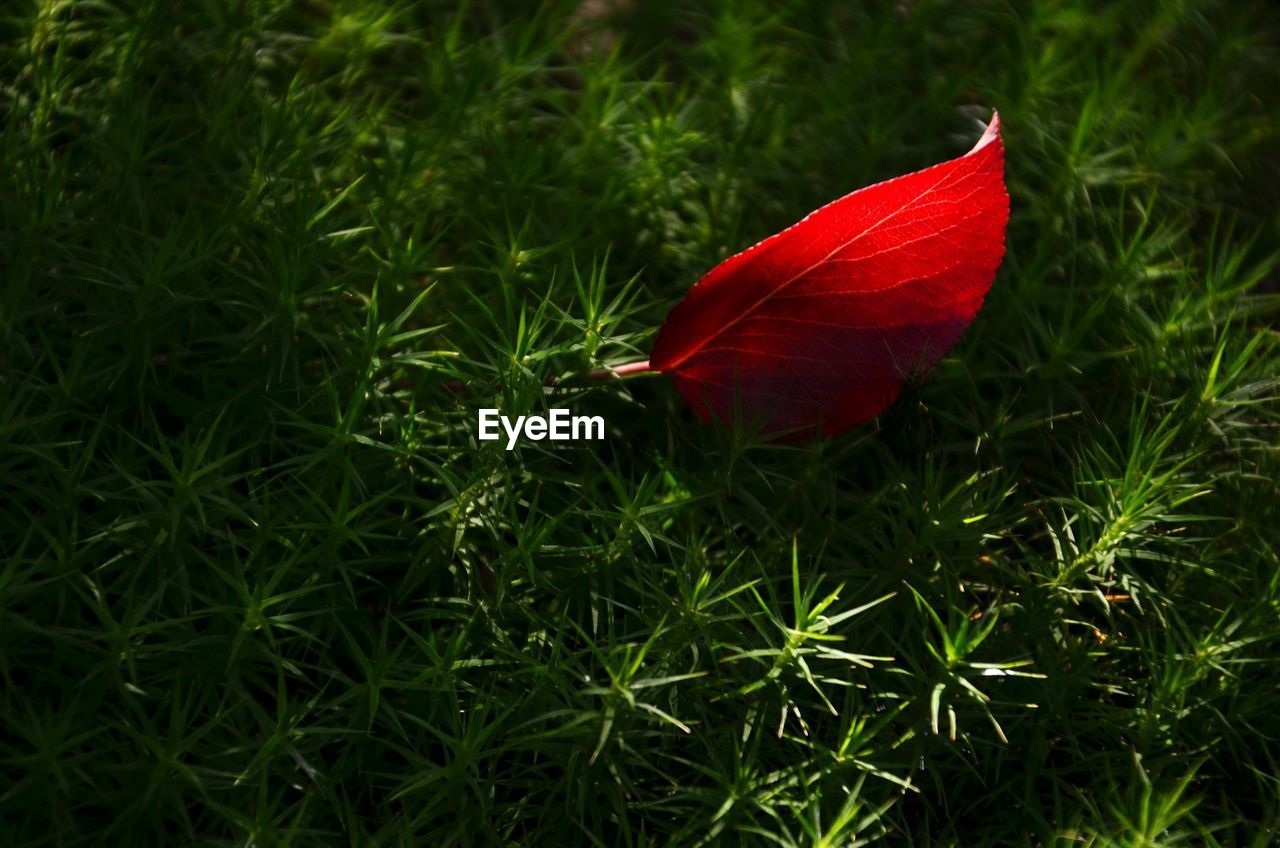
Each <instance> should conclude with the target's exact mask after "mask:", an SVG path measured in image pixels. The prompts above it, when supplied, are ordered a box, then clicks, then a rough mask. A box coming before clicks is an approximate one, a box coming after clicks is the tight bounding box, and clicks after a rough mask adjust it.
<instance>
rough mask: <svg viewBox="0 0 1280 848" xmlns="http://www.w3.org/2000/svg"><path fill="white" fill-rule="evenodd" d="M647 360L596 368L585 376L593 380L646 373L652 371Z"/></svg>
mask: <svg viewBox="0 0 1280 848" xmlns="http://www.w3.org/2000/svg"><path fill="white" fill-rule="evenodd" d="M654 370H655V369H654V368H653V366H652V365H650V364H649V360H647V359H645V360H642V361H640V362H628V363H626V364H625V365H615V366H613V367H612V368H598V369H596V370H595V371H592V372H591V373H590V374H588V375H587V376H588V377H590V378H591V379H593V380H607V379H608V378H610V377H631V376H634V375H636V374H647V373H649V372H652V371H654Z"/></svg>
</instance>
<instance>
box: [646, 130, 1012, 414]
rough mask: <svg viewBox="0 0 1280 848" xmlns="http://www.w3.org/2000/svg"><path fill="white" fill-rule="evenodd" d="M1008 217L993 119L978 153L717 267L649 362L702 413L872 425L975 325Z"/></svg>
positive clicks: (818, 217) (854, 197)
mask: <svg viewBox="0 0 1280 848" xmlns="http://www.w3.org/2000/svg"><path fill="white" fill-rule="evenodd" d="M1008 221H1009V195H1008V193H1007V192H1006V191H1005V187H1004V146H1003V144H1002V143H1001V141H1000V118H999V116H998V115H993V116H992V118H991V124H990V126H988V127H987V131H986V132H985V133H984V134H983V136H982V138H981V139H979V141H978V143H977V145H975V146H974V148H973V150H971V151H969V152H968V153H966V154H965V155H964V156H961V157H959V158H958V159H952V160H951V161H949V162H943V163H942V164H940V165H934V166H933V167H931V168H926V169H924V170H923V171H917V172H915V173H913V174H907V175H906V176H904V177H897V178H896V179H892V180H886V181H885V182H882V183H877V184H875V185H873V186H869V187H867V188H864V189H859V190H858V191H855V192H853V193H852V194H847V195H845V196H844V197H842V198H840V199H839V200H836V201H833V202H831V203H828V204H827V205H826V206H823V207H822V208H821V209H818V210H817V211H816V212H812V213H810V214H809V215H808V216H806V217H805V218H804V219H803V220H801V221H800V222H799V223H797V224H794V225H793V226H791V227H788V228H787V229H785V230H783V231H782V232H780V233H778V234H777V235H773V236H770V237H769V238H767V239H765V240H764V241H762V242H760V243H759V244H757V245H755V246H754V247H750V248H748V249H747V250H744V251H743V252H742V253H739V254H737V255H736V256H731V257H729V258H728V259H726V260H725V261H724V262H721V263H720V264H719V265H717V266H716V267H715V268H713V269H711V271H710V272H709V273H708V274H707V275H706V276H704V277H703V278H702V279H701V280H699V281H698V282H697V283H696V284H695V285H694V286H693V288H691V289H690V290H689V293H688V294H687V295H686V296H685V299H684V300H683V301H681V302H680V303H679V304H678V305H677V306H676V308H675V309H673V310H672V311H671V314H670V315H669V316H668V317H667V321H666V323H665V324H664V325H663V327H662V330H661V331H660V332H659V334H658V340H657V342H656V343H655V344H654V346H653V354H652V356H651V357H650V365H651V367H652V368H653V369H655V370H658V371H664V372H667V373H669V374H670V375H671V376H672V377H673V378H674V380H675V382H676V386H677V387H678V388H679V389H680V392H681V394H683V395H684V397H685V399H686V400H687V401H688V402H689V404H690V405H691V406H692V407H693V408H694V409H695V410H696V411H697V412H698V414H699V415H700V416H701V417H702V418H703V419H704V420H706V419H708V418H709V417H710V415H711V412H713V411H714V412H715V414H716V415H718V416H720V417H721V418H725V419H728V418H729V417H730V415H731V413H732V410H733V408H734V402H735V397H736V399H737V403H738V405H739V407H740V408H741V410H742V411H743V412H744V413H745V414H746V415H747V416H748V417H759V418H761V419H763V424H764V429H765V431H766V432H777V431H779V430H791V429H795V428H808V427H812V426H814V425H820V427H821V431H822V432H823V433H826V434H831V433H835V432H838V431H840V430H843V429H845V428H847V427H852V426H854V425H855V424H860V423H862V422H863V421H866V420H868V419H870V418H872V417H874V416H875V415H877V414H879V413H880V412H881V411H883V410H884V409H885V408H886V407H887V406H888V405H889V404H890V403H892V402H893V400H894V399H895V398H896V397H897V396H898V394H899V392H900V391H901V390H902V386H903V383H904V381H905V380H906V378H907V377H908V376H910V375H911V374H913V373H918V372H921V371H923V370H927V369H929V368H931V367H932V366H933V365H934V364H935V363H936V362H937V361H938V359H940V358H941V357H942V355H943V354H944V353H946V351H947V350H948V349H950V348H951V346H952V345H954V344H955V343H956V341H957V340H958V339H959V338H960V335H961V334H962V333H963V332H964V330H965V328H966V327H968V326H969V323H970V322H971V321H972V320H973V317H974V315H975V314H977V311H978V308H979V307H980V306H982V299H983V297H984V296H985V295H986V293H987V289H989V288H990V287H991V281H992V279H993V278H994V277H995V272H996V268H997V267H999V265H1000V260H1001V258H1002V257H1003V256H1004V233H1005V225H1006V224H1007V223H1008Z"/></svg>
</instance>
